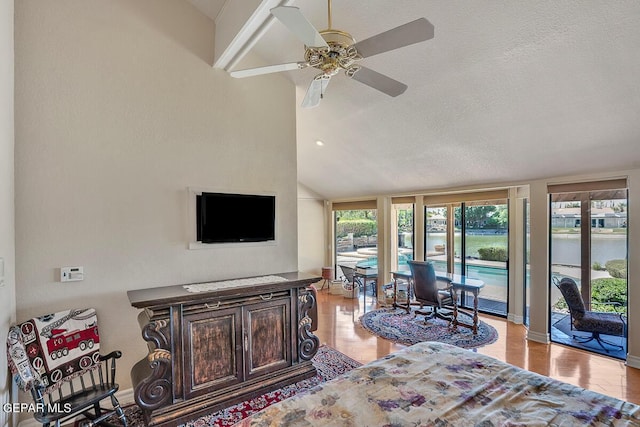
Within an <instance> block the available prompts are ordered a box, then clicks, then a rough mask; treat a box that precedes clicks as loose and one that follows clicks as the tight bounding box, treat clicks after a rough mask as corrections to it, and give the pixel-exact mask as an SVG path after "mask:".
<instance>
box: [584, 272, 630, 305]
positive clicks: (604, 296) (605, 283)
mask: <svg viewBox="0 0 640 427" xmlns="http://www.w3.org/2000/svg"><path fill="white" fill-rule="evenodd" d="M591 299H592V300H593V301H597V302H619V303H620V304H622V305H627V281H626V280H625V279H617V278H609V277H605V278H602V279H595V280H592V281H591Z"/></svg>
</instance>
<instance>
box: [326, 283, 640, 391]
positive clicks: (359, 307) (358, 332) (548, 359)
mask: <svg viewBox="0 0 640 427" xmlns="http://www.w3.org/2000/svg"><path fill="white" fill-rule="evenodd" d="M366 302H367V305H366V310H367V311H369V310H372V309H375V308H376V306H375V305H373V306H372V305H371V304H372V297H371V296H367V297H366ZM364 310H365V306H364V303H363V298H362V296H361V297H360V299H359V300H353V299H348V298H344V297H342V296H336V295H329V293H328V292H327V290H326V289H325V290H323V291H320V292H319V293H318V320H319V321H318V330H317V331H316V335H317V336H318V338H320V342H321V343H322V344H326V345H328V346H331V347H333V348H335V349H336V350H339V351H341V352H342V353H345V354H346V355H348V356H350V357H351V358H353V359H355V360H357V361H359V362H362V363H367V362H370V361H372V360H375V359H377V358H379V357H382V356H385V355H387V354H389V353H391V352H393V351H396V350H398V349H400V348H403V347H404V346H403V345H400V344H394V343H392V342H390V341H387V340H385V339H382V338H378V337H376V336H375V335H372V334H371V333H369V332H367V331H366V330H365V329H363V328H362V326H361V325H360V323H359V321H358V319H359V317H360V316H362V314H364V312H365V311H364ZM481 319H482V320H483V321H485V322H487V323H488V324H490V325H492V326H493V327H495V328H496V329H497V331H498V334H499V339H498V341H496V342H495V343H493V344H490V345H487V346H484V347H480V348H479V349H478V353H482V354H487V355H489V356H492V357H495V358H496V359H500V360H502V361H505V362H507V363H510V364H512V365H516V366H519V367H521V368H524V369H528V370H530V371H533V372H537V373H539V374H543V375H548V376H550V377H552V378H556V379H558V380H561V381H564V382H567V383H570V384H574V385H578V386H580V387H583V388H586V389H589V390H593V391H597V392H599V393H603V394H607V395H609V396H613V397H616V398H618V399H623V400H627V401H629V402H633V403H636V404H640V369H635V368H629V367H627V366H625V364H624V362H623V361H620V360H618V359H613V358H609V357H605V356H600V355H597V354H592V353H589V352H586V351H583V350H578V349H574V348H571V347H567V346H563V345H559V344H549V345H546V344H540V343H536V342H532V341H528V340H527V339H526V328H525V327H524V326H522V325H516V324H514V323H510V322H507V321H506V320H505V319H502V318H498V317H493V316H486V315H481Z"/></svg>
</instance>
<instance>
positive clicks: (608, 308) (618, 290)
mask: <svg viewBox="0 0 640 427" xmlns="http://www.w3.org/2000/svg"><path fill="white" fill-rule="evenodd" d="M612 302H613V303H619V304H620V305H618V306H616V305H615V304H607V303H612ZM626 305H627V281H626V280H624V279H616V278H610V277H605V278H601V279H594V280H592V281H591V310H592V311H604V312H613V313H622V312H624V311H625V307H626ZM554 308H555V309H556V310H558V311H560V312H565V313H567V312H568V311H569V308H568V307H567V303H566V301H565V300H564V298H560V299H559V300H558V301H557V302H556V304H555V305H554Z"/></svg>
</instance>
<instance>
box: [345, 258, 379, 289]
mask: <svg viewBox="0 0 640 427" xmlns="http://www.w3.org/2000/svg"><path fill="white" fill-rule="evenodd" d="M338 267H340V270H342V274H343V275H344V276H343V281H345V282H347V284H349V285H355V286H357V287H359V288H362V291H363V292H366V291H367V289H366V287H365V282H364V280H362V278H361V277H360V276H358V275H356V274H355V273H356V269H355V268H353V267H349V266H347V265H339V266H338ZM368 283H369V284H371V286H372V289H373V293H374V295H375V294H376V288H377V287H376V281H375V280H369V281H368Z"/></svg>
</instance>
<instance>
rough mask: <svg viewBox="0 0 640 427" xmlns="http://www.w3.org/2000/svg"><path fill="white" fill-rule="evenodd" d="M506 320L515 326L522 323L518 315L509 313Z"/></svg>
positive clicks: (522, 319)
mask: <svg viewBox="0 0 640 427" xmlns="http://www.w3.org/2000/svg"><path fill="white" fill-rule="evenodd" d="M507 320H508V321H509V322H512V323H515V324H517V325H522V324H523V323H524V318H523V317H522V315H520V314H512V313H510V314H508V315H507Z"/></svg>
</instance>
